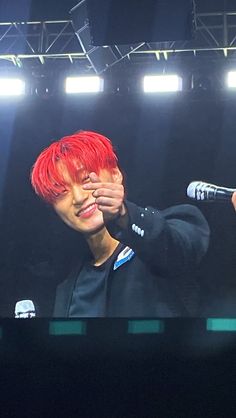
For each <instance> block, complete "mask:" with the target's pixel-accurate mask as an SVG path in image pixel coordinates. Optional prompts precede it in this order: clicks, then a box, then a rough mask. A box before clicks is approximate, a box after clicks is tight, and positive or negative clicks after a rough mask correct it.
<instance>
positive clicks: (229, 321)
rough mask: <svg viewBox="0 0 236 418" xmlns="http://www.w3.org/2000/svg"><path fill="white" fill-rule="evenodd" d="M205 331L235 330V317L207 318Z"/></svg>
mask: <svg viewBox="0 0 236 418" xmlns="http://www.w3.org/2000/svg"><path fill="white" fill-rule="evenodd" d="M206 327H207V331H228V332H235V331H236V319H235V318H208V319H207V326H206Z"/></svg>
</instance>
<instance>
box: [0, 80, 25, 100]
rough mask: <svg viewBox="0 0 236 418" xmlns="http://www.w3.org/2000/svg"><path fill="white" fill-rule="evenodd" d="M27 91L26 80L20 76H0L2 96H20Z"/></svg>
mask: <svg viewBox="0 0 236 418" xmlns="http://www.w3.org/2000/svg"><path fill="white" fill-rule="evenodd" d="M24 93H25V82H24V81H23V80H21V79H18V78H0V96H20V95H22V94H24Z"/></svg>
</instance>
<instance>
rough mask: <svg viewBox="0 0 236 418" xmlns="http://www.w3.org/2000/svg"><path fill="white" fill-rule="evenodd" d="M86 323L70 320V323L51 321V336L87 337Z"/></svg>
mask: <svg viewBox="0 0 236 418" xmlns="http://www.w3.org/2000/svg"><path fill="white" fill-rule="evenodd" d="M86 328H87V327H86V322H85V321H80V320H79V321H77V320H75V321H74V320H69V321H50V322H49V334H50V335H86V332H87V330H86Z"/></svg>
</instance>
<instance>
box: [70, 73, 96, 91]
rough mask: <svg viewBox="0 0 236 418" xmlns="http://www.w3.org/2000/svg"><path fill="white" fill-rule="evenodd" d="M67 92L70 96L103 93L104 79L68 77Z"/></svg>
mask: <svg viewBox="0 0 236 418" xmlns="http://www.w3.org/2000/svg"><path fill="white" fill-rule="evenodd" d="M65 90H66V93H68V94H74V93H98V92H100V91H103V79H101V78H100V77H97V76H90V77H67V78H66V83H65Z"/></svg>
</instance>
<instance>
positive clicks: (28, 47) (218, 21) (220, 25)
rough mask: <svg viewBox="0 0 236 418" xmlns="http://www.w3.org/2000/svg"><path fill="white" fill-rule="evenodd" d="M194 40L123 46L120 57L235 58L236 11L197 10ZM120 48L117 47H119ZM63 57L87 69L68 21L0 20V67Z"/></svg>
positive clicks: (88, 60)
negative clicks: (210, 54)
mask: <svg viewBox="0 0 236 418" xmlns="http://www.w3.org/2000/svg"><path fill="white" fill-rule="evenodd" d="M195 19H196V34H195V39H194V40H192V41H186V42H180V41H176V42H162V43H158V42H155V43H142V44H139V45H136V46H135V48H133V47H132V46H123V48H125V50H124V51H122V50H121V51H119V50H118V54H120V60H121V59H123V58H124V57H125V58H128V59H126V64H127V65H129V64H132V63H136V62H137V60H141V62H143V63H144V64H145V62H147V60H150V58H151V59H154V60H158V61H160V60H165V61H167V60H169V59H171V58H172V57H173V56H175V57H176V56H180V55H181V54H182V53H185V56H186V55H187V56H193V57H194V56H200V57H201V56H202V55H203V56H205V55H206V53H209V52H211V53H215V54H216V55H217V56H219V55H220V56H222V57H229V58H236V11H232V12H224V11H222V12H216V13H197V14H196V16H195ZM118 48H119V47H118ZM59 59H60V60H64V61H65V62H68V63H71V64H73V63H75V62H79V63H80V64H81V66H82V68H84V69H87V70H88V68H90V69H91V70H92V71H94V68H93V66H92V65H91V51H87V50H86V49H85V48H83V45H82V42H80V40H79V39H78V37H77V36H76V34H75V30H74V28H73V25H72V21H71V20H61V21H43V22H39V21H38V22H0V66H1V62H2V61H7V63H9V64H12V65H13V66H17V67H25V66H27V65H28V64H29V65H31V64H32V63H33V64H35V63H37V64H39V65H44V64H45V63H46V62H47V61H50V60H51V61H52V60H53V61H55V60H59Z"/></svg>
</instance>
